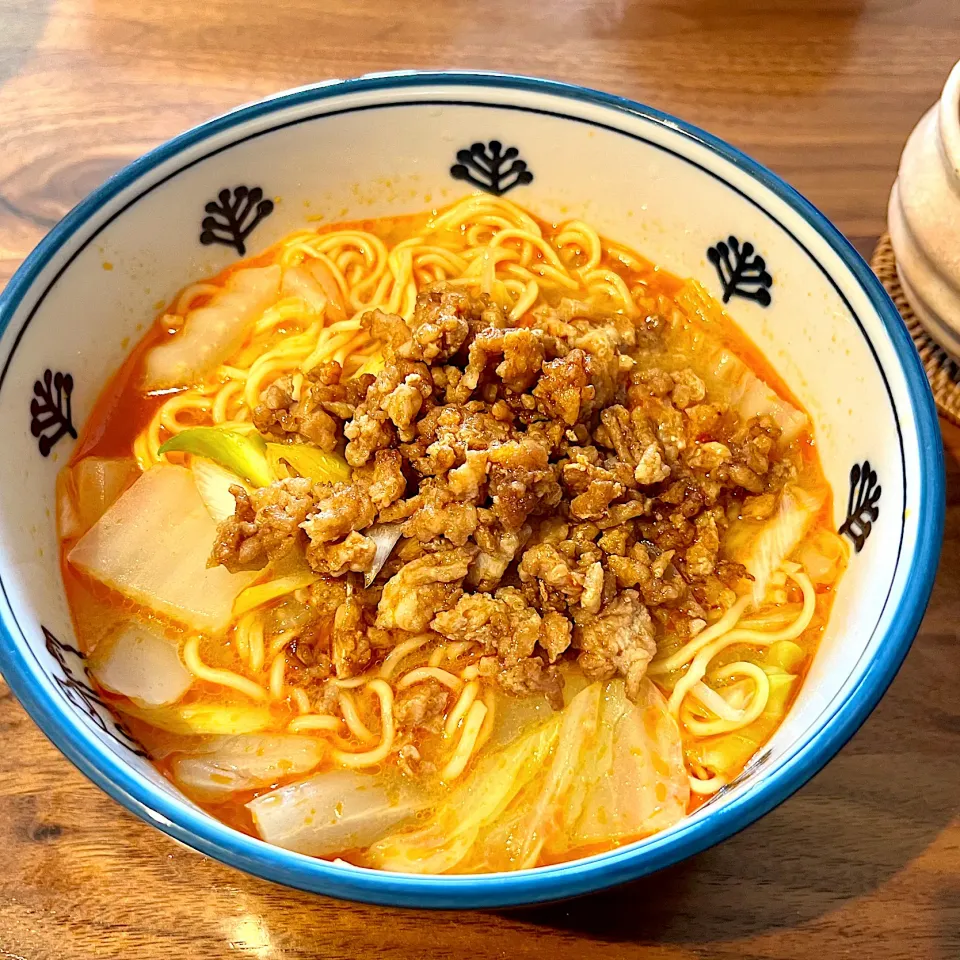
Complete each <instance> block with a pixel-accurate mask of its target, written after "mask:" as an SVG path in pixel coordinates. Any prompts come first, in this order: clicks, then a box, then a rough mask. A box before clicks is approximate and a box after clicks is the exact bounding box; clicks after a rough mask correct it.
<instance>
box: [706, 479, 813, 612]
mask: <svg viewBox="0 0 960 960" xmlns="http://www.w3.org/2000/svg"><path fill="white" fill-rule="evenodd" d="M825 501H826V491H825V490H817V491H814V492H811V491H810V490H805V489H804V488H803V487H800V486H797V485H790V486H786V487H784V488H783V491H782V492H781V494H780V499H779V501H778V503H777V509H776V512H775V513H774V514H773V516H772V517H770V518H769V519H768V520H763V521H758V520H737V521H736V522H734V523H732V524H731V525H730V527H729V529H728V531H727V536H726V543H725V545H724V549H725V552H726V555H727V557H728V558H729V559H730V560H734V561H736V562H737V563H742V564H743V565H744V566H745V567H746V568H747V572H748V573H750V574H752V575H753V578H754V579H753V601H754V603H755V604H756V605H757V606H759V605H760V604H761V603H762V602H763V598H764V597H765V596H766V593H767V588H768V587H769V585H770V578H771V577H772V576H773V574H774V573H776V572H777V571H778V570H779V569H780V568H781V567H782V566H783V563H784V561H785V560H786V559H787V558H788V557H789V556H790V555H791V554H792V553H793V551H794V550H796V549H797V547H798V546H799V544H800V542H801V541H802V540H803V538H804V537H805V536H806V535H807V532H808V531H809V530H810V528H811V527H812V526H813V522H814V520H815V519H816V516H817V514H818V513H819V512H820V509H821V508H822V507H823V504H824V502H825Z"/></svg>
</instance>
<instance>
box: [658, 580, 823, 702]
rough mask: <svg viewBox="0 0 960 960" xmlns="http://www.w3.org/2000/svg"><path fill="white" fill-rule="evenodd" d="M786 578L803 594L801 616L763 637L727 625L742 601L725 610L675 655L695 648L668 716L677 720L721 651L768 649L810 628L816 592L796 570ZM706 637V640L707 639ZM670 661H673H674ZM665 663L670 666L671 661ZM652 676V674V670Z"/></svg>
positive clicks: (678, 684) (738, 611)
mask: <svg viewBox="0 0 960 960" xmlns="http://www.w3.org/2000/svg"><path fill="white" fill-rule="evenodd" d="M788 576H789V577H790V578H791V579H792V580H793V581H794V582H795V583H796V584H797V585H798V586H799V587H800V589H801V590H802V591H803V609H802V610H801V611H800V614H799V615H798V616H797V618H796V620H794V622H793V623H792V624H790V625H788V626H786V627H784V628H783V629H782V630H776V631H772V632H769V633H764V632H761V631H759V630H744V629H735V628H734V627H733V625H732V624H731V623H730V619H729V618H730V614H731V613H733V612H734V611H736V612H737V616H739V613H740V612H742V610H743V608H744V606H745V604H743V601H740V603H738V604H735V605H734V606H733V607H731V608H730V610H728V611H727V613H726V614H724V616H723V617H722V618H721V619H720V620H719V621H717V623H715V624H714V625H713V627H712V628H707V629H706V630H703V631H702V632H701V633H700V634H699V635H698V636H697V637H695V638H694V639H693V640H691V641H690V643H688V644H687V645H686V646H685V647H683V648H682V649H681V650H680V651H679V652H678V653H677V654H675V657H679V656H680V655H681V654H684V653H685V651H686V650H687V649H688V648H689V647H696V648H697V649H696V655H695V656H694V658H693V661H692V662H691V663H690V666H689V667H688V668H687V672H686V673H685V674H684V675H683V676H682V677H681V678H680V679H679V680H678V681H677V685H676V686H675V687H674V688H673V692H672V693H671V694H670V699H669V701H668V706H669V708H670V712H671V713H672V714H673V715H674V716H675V717H676V716H679V713H680V705H681V703H682V702H683V699H684V697H686V696H687V694H688V693H690V691H691V690H693V688H694V687H695V686H696V685H697V683H699V682H700V681H701V680H702V679H703V678H704V676H705V675H706V672H707V669H708V667H709V665H710V661H711V660H712V659H713V658H714V657H715V656H716V655H717V654H718V653H720V651H721V650H724V649H726V648H727V647H729V646H730V645H731V644H734V643H747V644H754V645H756V646H762V647H768V646H770V645H771V644H772V643H776V642H777V641H778V640H793V639H794V638H795V637H799V636H800V634H801V633H803V631H804V630H806V629H807V627H808V626H809V625H810V621H811V620H812V619H813V614H814V611H815V609H816V603H817V595H816V591H815V590H814V588H813V584H812V583H811V582H810V578H809V577H808V576H807V575H806V574H805V573H803V572H802V571H800V570H799V569H791V570H790V571H789V572H788ZM738 608H739V609H738ZM721 624H722V625H723V626H724V627H725V628H726V630H725V632H720V631H717V630H716V629H715V628H717V627H720V626H721ZM708 634H709V636H707V635H708ZM705 636H706V637H707V642H706V643H703V638H704V637H705ZM670 659H671V660H672V659H673V658H670ZM664 662H665V663H669V662H670V660H667V661H664ZM758 669H759V668H758ZM651 672H653V671H652V669H651ZM761 672H762V671H761ZM759 691H760V687H759V685H758V692H759ZM767 692H769V684H768V686H767ZM765 701H766V696H764V702H765ZM761 710H762V707H761Z"/></svg>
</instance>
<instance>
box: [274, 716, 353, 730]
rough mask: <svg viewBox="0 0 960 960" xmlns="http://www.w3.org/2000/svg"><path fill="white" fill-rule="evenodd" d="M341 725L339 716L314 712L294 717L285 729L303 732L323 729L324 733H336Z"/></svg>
mask: <svg viewBox="0 0 960 960" xmlns="http://www.w3.org/2000/svg"><path fill="white" fill-rule="evenodd" d="M342 726H343V721H342V720H341V719H340V718H339V717H328V716H318V715H317V714H315V713H312V714H309V715H307V716H304V717H294V718H293V720H291V721H290V723H289V724H287V729H288V730H289V731H290V732H291V733H305V732H311V733H314V732H317V731H321V730H322V731H324V732H325V733H336V732H337V731H339V730H340V728H341V727H342Z"/></svg>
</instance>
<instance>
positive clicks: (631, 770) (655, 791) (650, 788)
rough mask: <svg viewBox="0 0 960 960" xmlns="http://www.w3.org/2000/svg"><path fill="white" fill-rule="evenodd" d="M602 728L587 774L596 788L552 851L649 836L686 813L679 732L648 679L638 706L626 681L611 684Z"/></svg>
mask: <svg viewBox="0 0 960 960" xmlns="http://www.w3.org/2000/svg"><path fill="white" fill-rule="evenodd" d="M599 726H600V730H601V731H602V740H600V741H598V743H597V745H596V747H597V748H595V749H594V750H592V751H590V753H589V755H588V757H587V762H586V766H585V768H584V771H583V779H584V780H585V781H589V784H590V785H589V786H588V787H586V788H585V798H584V800H583V807H582V811H581V812H580V816H579V818H578V819H577V820H576V825H575V826H574V828H573V829H572V831H570V832H569V833H566V834H563V835H561V836H560V837H559V838H558V839H559V840H560V844H559V845H554V846H553V847H552V848H551V852H553V853H555V854H558V853H563V852H565V851H566V850H570V849H575V848H577V847H591V846H594V845H599V844H609V843H613V842H621V841H626V840H635V839H639V838H640V837H644V836H649V835H650V834H652V833H657V832H659V831H660V830H666V829H667V827H670V826H672V825H673V824H675V823H676V822H677V821H678V820H681V819H682V818H683V816H684V815H685V814H686V812H687V804H688V802H689V799H690V781H689V779H688V778H687V772H686V769H685V768H684V764H683V745H682V743H681V739H680V730H679V728H678V727H677V723H676V721H675V720H674V718H673V717H672V716H671V715H670V712H669V710H668V709H667V701H666V700H665V699H664V697H663V694H661V693H660V691H659V690H658V689H657V688H656V687H655V686H654V685H653V684H652V683H651V682H650V681H649V680H644V681H643V683H642V684H641V685H640V691H639V693H638V694H637V702H636V703H632V702H631V701H630V700H628V699H627V694H626V687H625V686H624V683H623V681H622V680H612V681H610V683H608V684H607V687H606V691H605V694H604V698H603V705H602V707H601V711H600V724H599ZM601 744H602V745H601Z"/></svg>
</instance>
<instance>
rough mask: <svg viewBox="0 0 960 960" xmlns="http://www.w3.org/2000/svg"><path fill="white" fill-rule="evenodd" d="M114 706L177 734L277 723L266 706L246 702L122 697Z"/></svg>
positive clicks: (233, 731) (253, 729) (228, 732)
mask: <svg viewBox="0 0 960 960" xmlns="http://www.w3.org/2000/svg"><path fill="white" fill-rule="evenodd" d="M114 706H115V707H116V709H117V710H118V711H119V712H120V713H122V714H126V715H127V716H131V717H134V718H135V719H137V720H142V721H143V722H144V723H146V724H149V725H150V726H151V727H156V728H157V729H158V730H164V731H166V732H167V733H175V734H179V735H180V736H208V735H209V736H217V735H220V736H235V735H238V734H241V733H259V732H261V731H262V730H273V729H276V727H277V726H279V725H280V722H278V720H277V719H276V718H275V717H274V715H273V714H272V713H271V712H270V709H269V708H268V707H263V706H255V705H248V704H242V705H241V704H215V703H176V704H172V705H171V706H167V707H144V706H141V705H140V704H138V703H136V702H134V701H132V700H130V701H127V700H122V701H120V702H118V703H116V704H114Z"/></svg>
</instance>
